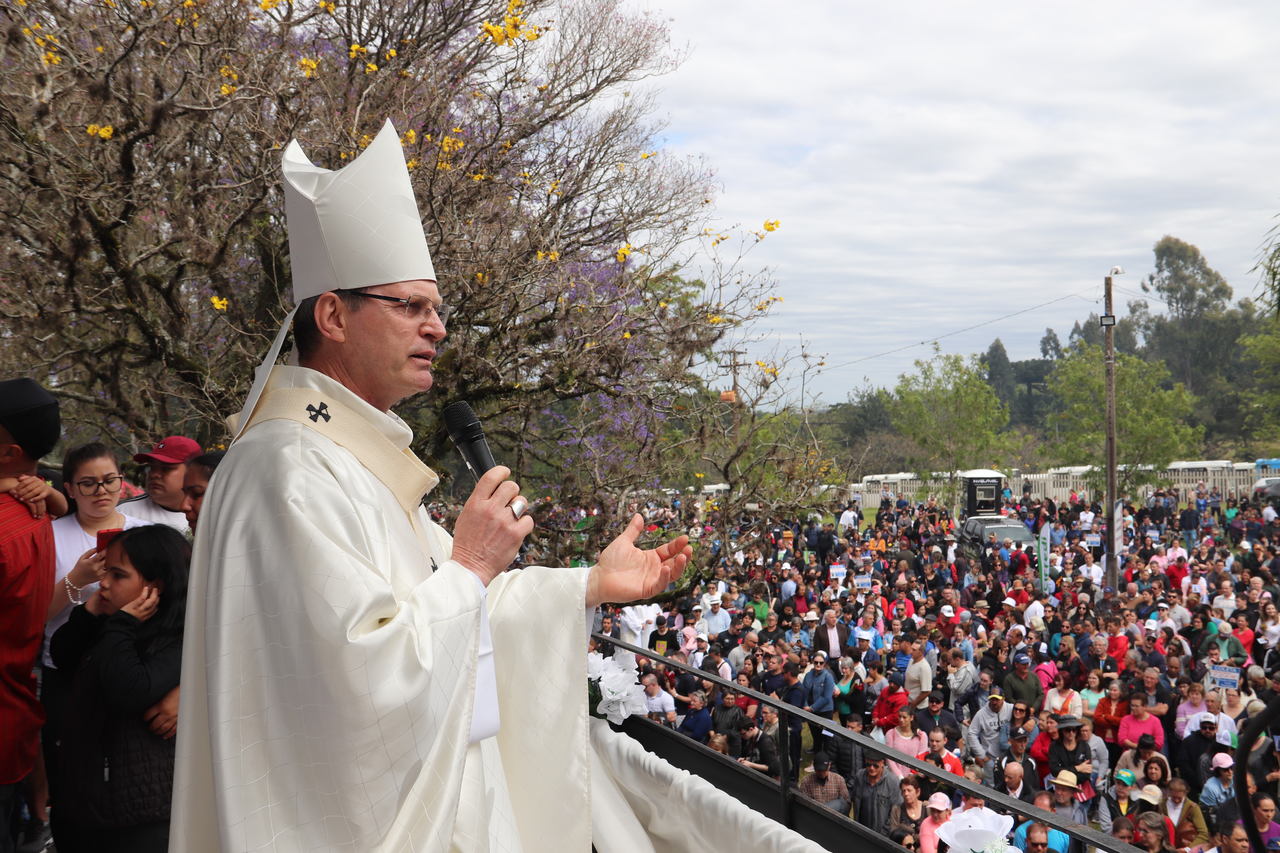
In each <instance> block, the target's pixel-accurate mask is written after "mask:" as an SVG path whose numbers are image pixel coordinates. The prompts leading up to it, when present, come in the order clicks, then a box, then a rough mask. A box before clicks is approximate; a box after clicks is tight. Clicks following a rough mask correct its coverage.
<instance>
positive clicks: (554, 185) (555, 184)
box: [547, 181, 560, 195]
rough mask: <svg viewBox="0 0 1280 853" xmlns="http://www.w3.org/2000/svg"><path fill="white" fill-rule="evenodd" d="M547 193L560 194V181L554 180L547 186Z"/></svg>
mask: <svg viewBox="0 0 1280 853" xmlns="http://www.w3.org/2000/svg"><path fill="white" fill-rule="evenodd" d="M547 195H560V182H559V181H552V182H551V186H549V187H547Z"/></svg>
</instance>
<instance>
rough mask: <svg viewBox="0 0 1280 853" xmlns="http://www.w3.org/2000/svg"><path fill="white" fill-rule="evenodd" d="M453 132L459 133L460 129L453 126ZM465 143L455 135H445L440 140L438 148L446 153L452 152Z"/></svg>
mask: <svg viewBox="0 0 1280 853" xmlns="http://www.w3.org/2000/svg"><path fill="white" fill-rule="evenodd" d="M453 132H454V133H461V132H462V129H461V128H457V127H455V128H454V129H453ZM466 144H467V143H466V142H465V141H464V140H462V139H459V138H458V137H456V136H446V137H444V138H442V139H441V140H440V150H441V151H443V152H445V153H446V154H452V153H453V152H454V151H458V150H460V149H461V148H462V147H463V146H464V145H466Z"/></svg>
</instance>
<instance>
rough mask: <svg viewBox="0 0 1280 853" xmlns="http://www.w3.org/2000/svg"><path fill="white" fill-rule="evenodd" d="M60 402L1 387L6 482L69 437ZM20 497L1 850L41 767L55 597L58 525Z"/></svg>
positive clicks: (5, 609) (10, 575) (1, 521)
mask: <svg viewBox="0 0 1280 853" xmlns="http://www.w3.org/2000/svg"><path fill="white" fill-rule="evenodd" d="M61 431H62V425H61V417H60V415H59V413H58V401H57V400H55V399H54V398H53V397H52V396H50V394H49V393H48V392H47V391H45V390H44V389H43V388H41V387H40V386H39V385H37V384H36V383H35V382H32V381H31V380H30V379H10V380H6V381H3V382H0V477H16V476H18V475H21V474H35V472H36V463H37V462H38V461H39V459H40V457H41V456H43V455H45V454H46V453H48V452H49V451H50V450H53V446H54V445H55V444H57V443H58V437H59V435H60V434H61ZM51 525H52V521H51V519H50V518H49V516H48V514H44V515H42V516H41V517H40V518H35V517H33V516H32V514H31V511H30V510H29V509H28V508H27V506H26V504H24V503H22V502H21V501H19V500H18V499H17V498H15V497H13V495H11V494H8V493H5V494H0V732H4V736H3V737H0V853H4V851H9V850H12V849H13V839H12V838H10V837H9V834H8V833H9V827H10V826H12V824H13V816H14V811H15V809H16V808H17V805H18V796H19V790H20V786H21V784H22V780H23V779H25V778H26V776H27V774H28V773H30V772H31V770H32V768H33V767H35V762H36V752H37V750H39V748H40V726H41V724H42V723H44V710H43V709H42V708H41V707H40V700H39V699H38V698H36V680H35V676H34V675H33V674H32V667H33V666H34V665H35V661H36V655H37V654H39V652H40V641H41V639H43V637H44V617H45V612H46V611H47V610H48V609H49V599H50V597H51V596H52V594H53V575H54V554H53V528H52V526H51Z"/></svg>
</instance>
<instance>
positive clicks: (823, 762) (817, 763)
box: [813, 752, 831, 770]
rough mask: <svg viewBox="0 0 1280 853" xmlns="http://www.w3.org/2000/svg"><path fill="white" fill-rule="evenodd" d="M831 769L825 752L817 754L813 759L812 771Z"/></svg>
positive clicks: (829, 760)
mask: <svg viewBox="0 0 1280 853" xmlns="http://www.w3.org/2000/svg"><path fill="white" fill-rule="evenodd" d="M830 767H831V759H830V758H829V757H828V756H827V754H826V753H825V752H819V753H818V754H817V755H815V756H814V757H813V769H814V770H827V769H829V768H830Z"/></svg>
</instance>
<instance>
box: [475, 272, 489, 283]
mask: <svg viewBox="0 0 1280 853" xmlns="http://www.w3.org/2000/svg"><path fill="white" fill-rule="evenodd" d="M476 281H478V282H480V283H481V284H488V283H489V274H488V273H487V272H478V273H476Z"/></svg>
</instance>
